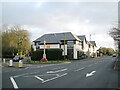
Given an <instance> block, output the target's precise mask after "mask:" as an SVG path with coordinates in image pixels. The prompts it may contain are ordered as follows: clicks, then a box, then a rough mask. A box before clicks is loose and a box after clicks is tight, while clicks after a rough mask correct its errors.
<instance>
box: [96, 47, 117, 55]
mask: <svg viewBox="0 0 120 90" xmlns="http://www.w3.org/2000/svg"><path fill="white" fill-rule="evenodd" d="M98 51H99V52H100V53H102V54H103V55H112V54H113V53H115V51H114V49H112V48H106V47H101V48H100V49H99V50H98Z"/></svg>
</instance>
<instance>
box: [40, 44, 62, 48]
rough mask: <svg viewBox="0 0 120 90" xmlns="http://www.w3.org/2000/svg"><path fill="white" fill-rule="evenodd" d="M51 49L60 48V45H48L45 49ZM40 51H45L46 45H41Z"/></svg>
mask: <svg viewBox="0 0 120 90" xmlns="http://www.w3.org/2000/svg"><path fill="white" fill-rule="evenodd" d="M48 47H49V48H51V49H56V48H60V45H59V44H46V46H45V48H48ZM40 49H44V45H40Z"/></svg>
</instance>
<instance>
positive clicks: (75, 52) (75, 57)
mask: <svg viewBox="0 0 120 90" xmlns="http://www.w3.org/2000/svg"><path fill="white" fill-rule="evenodd" d="M73 58H74V59H77V50H76V44H74V49H73Z"/></svg>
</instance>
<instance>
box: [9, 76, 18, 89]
mask: <svg viewBox="0 0 120 90" xmlns="http://www.w3.org/2000/svg"><path fill="white" fill-rule="evenodd" d="M10 80H11V82H12V84H13V87H14V88H15V89H18V86H17V84H16V82H15V80H14V79H13V77H10Z"/></svg>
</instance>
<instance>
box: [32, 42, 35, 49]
mask: <svg viewBox="0 0 120 90" xmlns="http://www.w3.org/2000/svg"><path fill="white" fill-rule="evenodd" d="M32 45H33V49H34V51H36V46H35V42H32Z"/></svg>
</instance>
